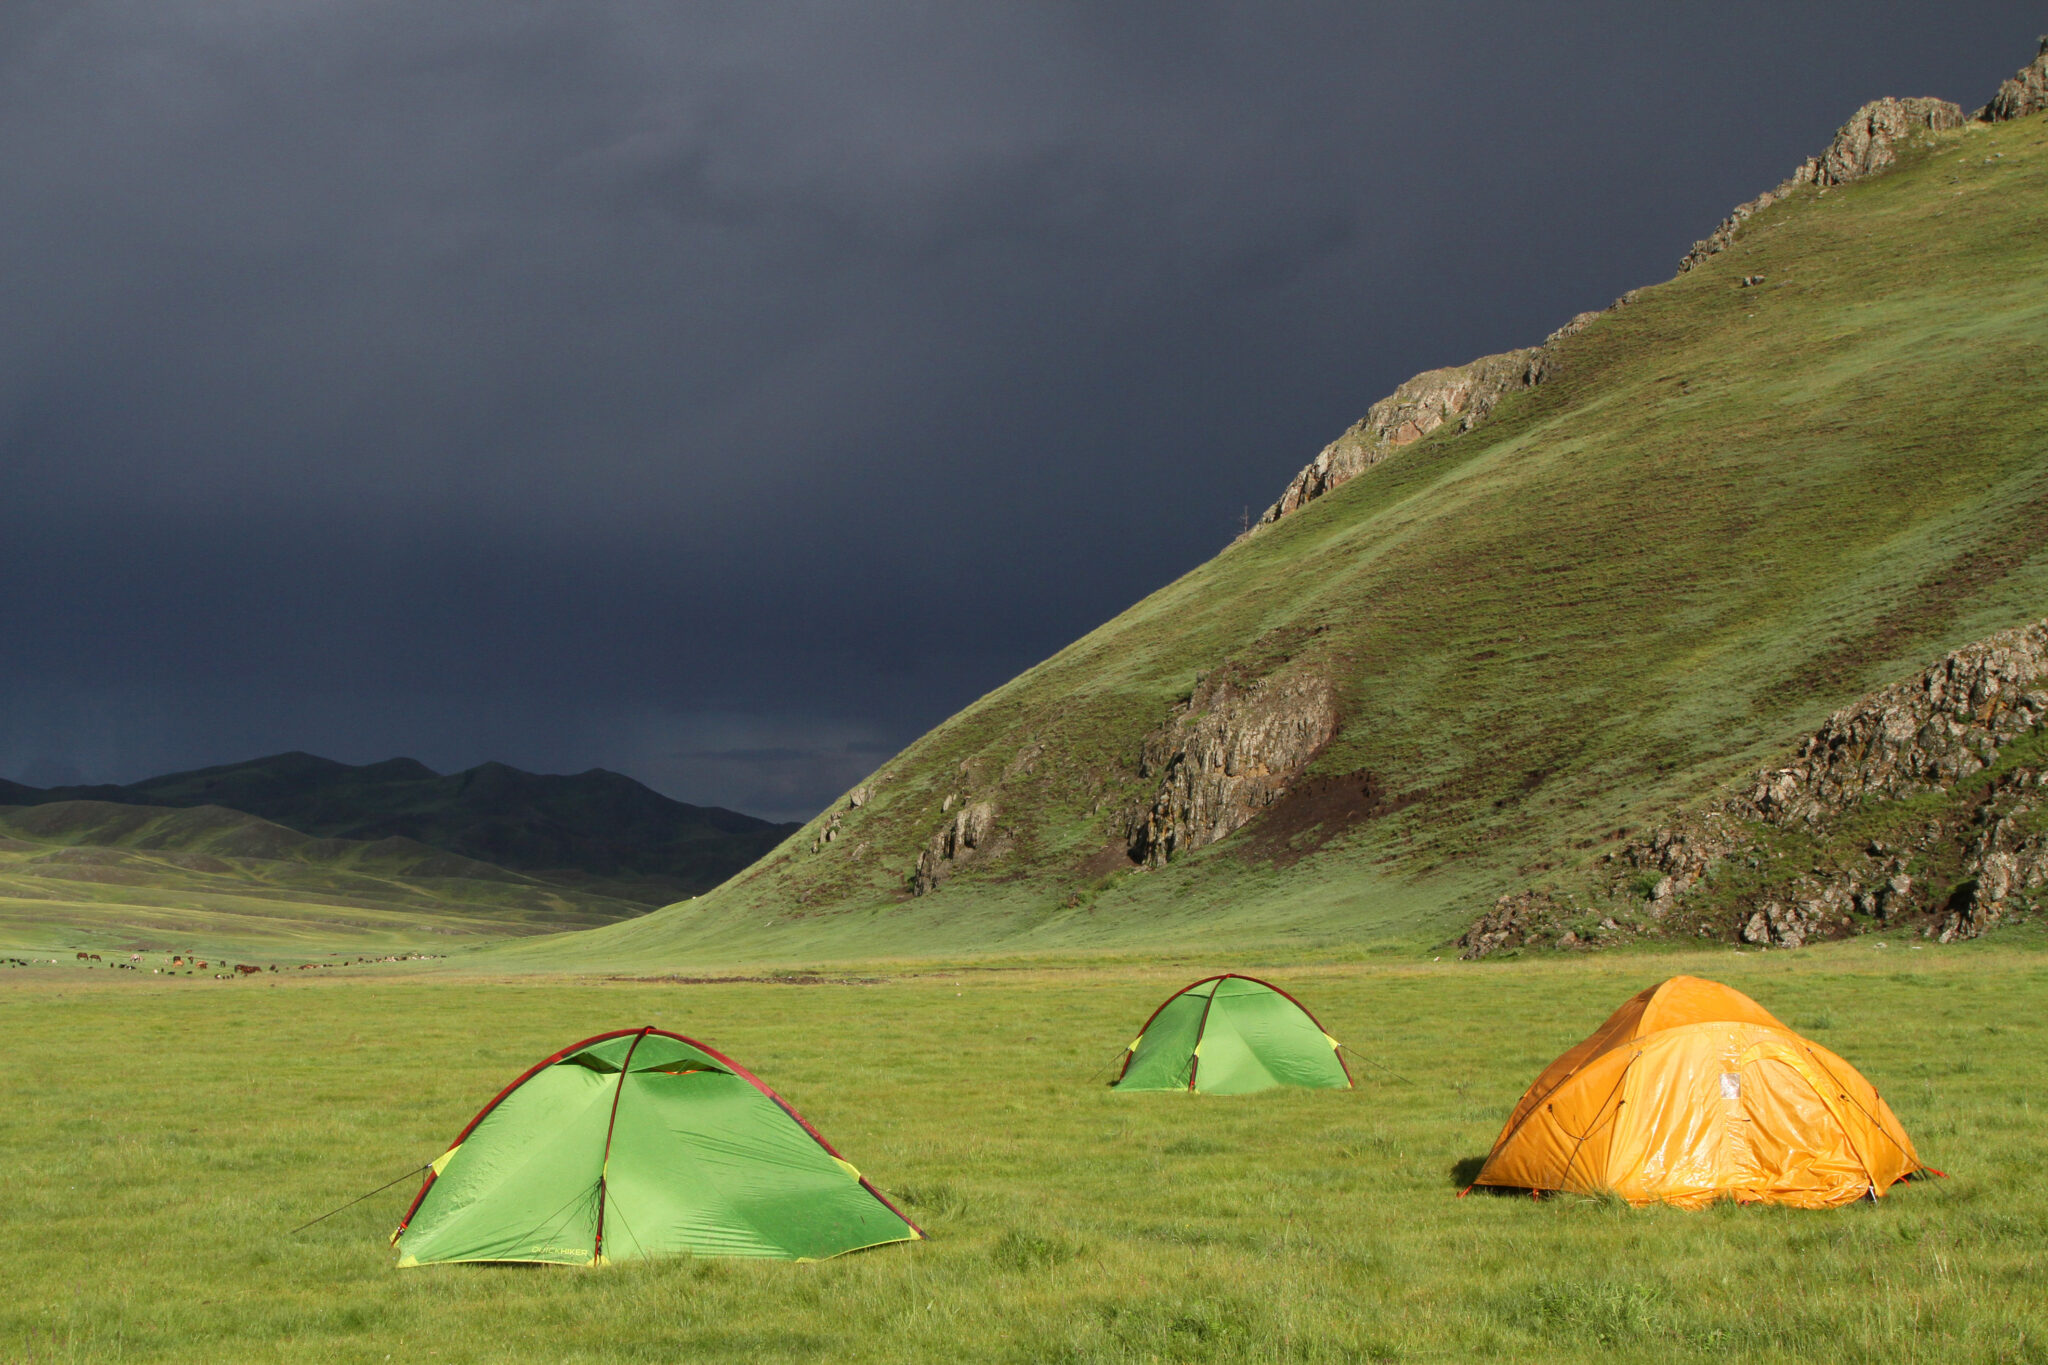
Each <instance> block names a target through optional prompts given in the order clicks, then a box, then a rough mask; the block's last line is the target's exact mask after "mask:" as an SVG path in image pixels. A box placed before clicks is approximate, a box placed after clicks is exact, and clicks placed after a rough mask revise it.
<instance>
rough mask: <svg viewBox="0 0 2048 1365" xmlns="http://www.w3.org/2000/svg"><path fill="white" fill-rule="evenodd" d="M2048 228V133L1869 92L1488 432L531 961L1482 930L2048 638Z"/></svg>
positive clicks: (1276, 944)
mask: <svg viewBox="0 0 2048 1365" xmlns="http://www.w3.org/2000/svg"><path fill="white" fill-rule="evenodd" d="M2044 220H2048V121H2044V119H2043V118H2042V117H2041V116H2040V114H2039V112H2038V109H2035V110H2033V111H2031V112H2023V113H2022V114H2021V116H2019V117H2016V118H2013V119H2010V120H2008V121H2004V122H1997V123H1983V122H1968V123H1965V122H1964V119H1963V116H1962V114H1961V113H1960V111H1958V110H1956V109H1955V107H1954V106H1949V105H1942V104H1940V102H1938V101H1905V102H1900V101H1890V102H1880V104H1878V105H1873V106H1870V107H1869V108H1867V109H1866V110H1863V111H1859V113H1858V115H1857V117H1856V119H1853V120H1852V121H1851V123H1850V124H1849V125H1847V126H1846V127H1845V128H1844V130H1843V133H1842V135H1841V136H1840V137H1839V138H1838V139H1837V143H1836V144H1835V145H1834V146H1832V147H1830V148H1828V149H1827V150H1826V151H1825V152H1824V153H1823V154H1822V155H1821V156H1818V157H1816V158H1815V159H1814V160H1813V161H1812V162H1809V163H1808V165H1807V166H1806V167H1802V168H1801V170H1800V172H1799V173H1795V175H1794V177H1793V178H1792V179H1791V180H1788V181H1787V182H1786V183H1785V184H1783V185H1780V186H1779V187H1778V188H1777V190H1775V191H1773V192H1772V193H1771V194H1770V195H1767V196H1764V197H1763V198H1761V199H1760V200H1758V201H1753V202H1752V203H1751V204H1750V205H1745V206H1743V208H1742V209H1741V210H1739V211H1738V213H1737V214H1736V215H1734V216H1733V217H1732V218H1731V220H1730V222H1729V223H1728V224H1724V225H1723V228H1722V230H1721V231H1720V232H1718V233H1716V234H1715V235H1714V237H1712V238H1709V239H1708V240H1707V241H1705V242H1703V243H1702V244H1701V246H1700V248H1697V249H1696V250H1695V251H1694V253H1692V255H1690V256H1688V257H1687V260H1686V265H1685V268H1684V269H1683V270H1682V271H1681V273H1680V274H1679V275H1678V276H1677V277H1676V278H1674V279H1672V280H1670V281H1668V282H1666V283H1663V284H1659V285H1655V286H1653V287H1649V288H1644V289H1641V290H1636V291H1632V292H1631V294H1630V295H1629V296H1627V297H1626V298H1625V299H1624V300H1623V301H1621V302H1619V303H1617V304H1616V306H1615V307H1613V308H1611V309H1609V310H1607V311H1606V312H1604V313H1599V314H1592V315H1584V316H1582V317H1581V318H1579V319H1576V320H1574V322H1573V323H1572V324H1571V325H1569V326H1568V327H1566V328H1564V329H1561V330H1560V332H1559V333H1558V334H1557V335H1556V336H1554V337H1553V338H1552V339H1551V340H1550V341H1548V342H1547V343H1546V344H1544V345H1543V346H1542V347H1540V348H1534V349H1533V350H1532V351H1531V352H1526V353H1523V356H1524V360H1523V362H1522V363H1520V364H1519V365H1509V366H1505V367H1502V366H1495V367H1493V370H1494V371H1497V372H1499V373H1504V374H1505V375H1506V376H1507V379H1506V381H1505V382H1503V383H1501V384H1500V386H1499V388H1498V391H1497V392H1495V393H1493V394H1491V395H1490V396H1489V398H1488V404H1487V406H1486V411H1485V412H1484V413H1482V414H1479V416H1480V417H1481V418H1483V420H1466V419H1465V418H1464V417H1463V416H1459V417H1458V419H1457V420H1444V419H1443V418H1441V417H1440V418H1439V419H1438V420H1437V421H1435V422H1434V423H1431V424H1427V425H1425V424H1423V423H1419V422H1417V423H1413V424H1411V425H1409V426H1408V427H1406V428H1405V429H1404V428H1403V427H1402V426H1401V424H1400V423H1394V424H1392V425H1391V426H1390V427H1389V430H1390V431H1391V432H1393V433H1395V434H1396V435H1398V436H1399V438H1400V439H1399V440H1391V439H1390V440H1389V441H1388V442H1387V443H1386V444H1387V446H1388V448H1387V449H1385V450H1383V451H1381V452H1380V455H1379V458H1376V459H1373V460H1363V461H1360V462H1359V465H1360V467H1359V468H1358V470H1357V472H1355V473H1354V474H1352V475H1351V476H1350V477H1348V478H1346V479H1343V480H1324V481H1323V482H1324V484H1325V486H1323V487H1320V488H1318V489H1316V490H1315V493H1314V496H1312V497H1298V498H1296V499H1295V500H1294V502H1295V505H1294V506H1293V507H1291V508H1285V507H1283V508H1282V509H1281V514H1279V515H1277V516H1272V517H1271V518H1270V520H1269V522H1268V523H1267V524H1264V525H1262V526H1261V527H1260V528H1258V529H1257V530H1256V531H1255V533H1254V534H1252V535H1250V536H1248V537H1246V538H1244V539H1242V540H1241V541H1240V542H1239V543H1237V544H1235V545H1233V546H1231V547H1229V548H1228V549H1226V550H1225V551H1224V552H1223V553H1221V554H1219V555H1218V556H1217V557H1216V558H1214V559H1213V560H1211V561H1209V562H1208V563H1206V564H1204V565H1202V566H1200V567H1199V568H1197V569H1195V570H1194V571H1192V572H1191V573H1189V574H1187V575H1185V576H1184V577H1182V578H1181V579H1179V580H1178V581H1176V582H1174V583H1172V584H1170V585H1168V586H1167V587H1165V588H1162V589H1161V590H1159V591H1158V592H1156V593H1154V594H1153V595H1152V596H1150V597H1148V598H1146V599H1145V600H1144V601H1142V602H1140V603H1138V604H1137V605H1135V606H1134V607H1132V608H1131V609H1130V610H1128V611H1126V612H1125V613H1123V614H1122V615H1121V616H1119V617H1117V618H1116V619H1114V620H1112V621H1110V622H1108V623H1106V624H1105V625H1103V626H1101V627H1100V628H1098V629H1097V630H1095V631H1093V632H1091V633H1090V634H1089V635H1087V636H1086V637H1084V638H1082V639H1081V640H1078V641H1076V642H1075V643H1074V644H1072V645H1070V646H1069V647H1067V648H1066V649H1064V650H1062V651H1061V652H1060V653H1059V654H1057V655H1055V656H1054V657H1053V658H1051V659H1048V660H1047V661H1045V662H1044V663H1042V664H1040V665H1038V666H1037V667H1035V668H1033V669H1031V670H1030V671H1029V672H1027V673H1025V674H1023V675H1022V676H1020V677H1018V678H1017V679H1015V680H1014V681H1012V682H1010V683H1009V684H1007V685H1005V686H1004V687H1002V688H999V689H997V690H996V691H995V692H992V693H990V694H989V695H988V696H986V697H983V698H982V699H981V700H979V701H977V702H976V703H974V704H973V705H972V706H969V707H968V708H967V709H966V710H964V711H962V712H961V713H960V714H958V715H956V716H955V717H953V718H952V719H951V720H949V721H947V722H946V723H945V724H943V725H941V726H939V727H938V728H937V729H935V730H933V731H932V732H930V733H929V734H927V735H925V736H924V737H923V738H921V739H920V740H918V741H917V742H916V743H914V744H913V745H912V746H911V747H910V748H908V749H906V750H905V751H904V752H903V753H901V754H899V755H898V756H896V757H895V758H894V759H892V760H891V761H890V762H889V763H887V764H886V765H884V766H883V768H882V769H881V770H880V771H879V772H877V773H876V774H875V775H874V776H873V777H872V778H871V779H870V780H869V781H868V782H866V783H864V784H863V785H862V787H861V788H860V789H859V790H857V791H856V792H854V793H852V794H850V795H849V796H848V797H847V798H846V799H844V800H842V801H841V802H839V803H837V805H836V806H835V808H834V809H832V810H830V811H827V812H825V813H823V814H821V815H820V816H819V817H817V818H816V819H815V820H813V821H812V822H810V823H809V824H808V825H806V826H805V827H804V828H803V829H802V830H801V831H799V832H798V834H797V835H796V836H795V837H793V838H791V839H790V840H788V841H787V842H786V843H784V844H783V845H782V847H781V848H780V849H778V850H777V851H776V852H775V853H774V854H773V855H772V856H771V857H769V858H768V859H766V860H764V861H763V862H762V863H761V864H760V865H758V866H757V867H755V868H754V869H752V870H750V871H749V872H747V873H746V874H745V875H743V876H741V877H739V878H737V879H735V880H734V881H733V882H731V883H729V884H727V885H726V886H725V887H723V888H721V889H720V890H719V891H718V892H716V893H715V894H713V895H711V896H708V897H703V898H700V899H698V900H697V901H694V902H692V903H689V904H687V905H679V906H673V907H670V908H668V909H666V910H663V911H661V912H658V913H657V914H655V915H652V916H649V917H646V918H644V919H641V920H638V921H635V922H633V923H630V924H624V925H618V926H613V927H610V928H607V929H604V930H599V931H596V932H594V933H591V934H587V935H581V936H578V938H577V939H575V940H555V941H549V942H547V943H545V944H542V943H536V944H532V945H525V946H522V947H520V948H517V949H512V950H510V951H512V952H514V953H517V954H519V955H523V956H534V955H538V954H541V953H550V954H555V955H557V956H560V957H564V958H567V959H589V960H599V959H605V958H617V959H622V960H623V959H645V960H660V959H671V958H682V957H700V958H716V957H719V956H757V957H760V956H768V957H772V956H777V955H786V956H790V957H807V956H829V955H834V954H849V953H882V952H906V951H907V952H917V951H935V950H947V949H973V948H989V947H1004V948H1008V949H1015V950H1026V949H1032V948H1039V947H1043V948H1047V949H1054V948H1057V949H1060V950H1062V951H1067V950H1073V949H1085V948H1088V947H1090V946H1095V945H1100V946H1104V947H1108V946H1125V945H1150V946H1155V947H1187V948H1190V949H1193V948H1197V947H1199V948H1202V949H1205V950H1209V949H1215V948H1218V947H1224V946H1230V945H1238V946H1242V947H1246V948H1258V947H1266V948H1274V949H1278V948H1281V947H1287V948H1290V949H1293V950H1300V949H1314V948H1316V947H1318V946H1322V947H1329V948H1344V949H1346V950H1351V949H1356V948H1361V947H1370V946H1372V945H1375V944H1377V945H1381V946H1384V947H1387V948H1390V949H1392V948H1402V949H1404V950H1412V949H1414V948H1418V947H1424V946H1428V945H1431V944H1440V943H1444V942H1446V941H1448V940H1449V939H1450V938H1452V937H1454V936H1455V935H1456V934H1457V932H1458V931H1459V930H1460V929H1461V928H1462V927H1463V926H1464V925H1465V924H1466V923H1468V922H1469V921H1470V920H1471V919H1473V918H1474V917H1475V916H1477V915H1478V914H1480V913H1481V912H1482V911H1484V910H1486V909H1487V908H1488V907H1490V906H1492V905H1493V904H1494V902H1495V900H1496V898H1497V897H1498V896H1500V895H1502V894H1505V893H1508V892H1512V891H1517V890H1519V889H1521V888H1523V887H1525V886H1527V885H1528V884H1529V881H1530V879H1531V878H1532V877H1538V876H1541V875H1543V874H1544V873H1546V872H1548V871H1551V870H1555V869H1560V868H1570V867H1575V866H1579V865H1582V864H1594V863H1596V862H1597V860H1598V859H1600V858H1601V857H1602V856H1603V855H1604V854H1606V853H1609V852H1614V851H1617V850H1619V849H1620V848H1621V847H1623V846H1624V844H1625V843H1626V841H1627V838H1628V836H1629V834H1630V832H1631V831H1632V830H1634V829H1636V828H1637V827H1638V826H1639V825H1641V824H1642V823H1643V822H1647V821H1653V820H1656V819H1658V818H1660V817H1661V816H1663V815H1664V814H1666V813H1668V812H1669V811H1670V810H1671V809H1673V808H1674V807H1675V806H1676V805H1678V804H1679V803H1682V802H1684V801H1687V800H1692V799H1695V798H1698V797H1699V796H1701V795H1702V794H1706V793H1712V792H1715V791H1718V790H1722V789H1724V788H1726V787H1727V786H1728V785H1729V784H1731V783H1733V782H1735V781H1736V780H1738V779H1739V778H1741V777H1743V776H1744V775H1746V774H1747V773H1749V772H1751V771H1753V770H1754V769H1755V768H1756V767H1758V766H1759V765H1760V764H1762V763H1763V762H1765V761H1766V760H1769V759H1771V758H1774V757H1776V756H1777V755H1778V754H1779V753H1781V752H1782V751H1783V750H1784V749H1786V748H1787V747H1789V746H1790V745H1791V744H1792V743H1793V742H1794V741H1795V740H1796V739H1797V738H1798V737H1799V736H1800V735H1802V734H1804V733H1807V732H1809V731H1811V730H1813V729H1814V728H1815V727H1816V726H1817V725H1818V724H1819V723H1820V722H1821V721H1822V719H1823V718H1824V717H1826V716H1827V715H1828V713H1829V712H1830V711H1832V710H1834V709H1835V708H1837V707H1839V706H1842V705H1843V704H1845V703H1847V702H1849V701H1851V700H1853V699H1854V698H1856V697H1857V696H1859V695H1861V694H1863V693H1864V692H1866V691H1868V690H1870V689H1872V688H1874V687H1877V686H1879V685H1881V684H1884V683H1888V682H1891V681H1893V680H1895V679H1897V678H1900V677H1903V676H1906V675H1907V674H1909V673H1912V672H1914V671H1916V670H1918V669H1920V668H1922V667H1924V666H1925V665H1926V664H1927V663H1928V662H1929V661H1930V660H1932V659H1934V658H1936V657H1938V656H1939V655H1941V654H1942V653H1943V652H1944V651H1945V650H1947V649H1950V648H1953V647H1956V646H1958V645H1961V644H1963V643H1965V642H1968V641H1970V640H1974V639H1978V638H1981V637H1983V636H1985V635H1988V634H1989V633H1991V632H1992V631H1995V630H1998V629H2001V628H2005V627H2009V626H2013V625H2016V624H2018V623H2021V622H2025V621H2029V620H2032V619H2035V618H2037V617H2038V616H2039V615H2040V614H2041V609H2042V605H2043V604H2044V603H2048V515H2044V513H2048V402H2044V399H2048V232H2044V227H2048V221H2044ZM1435 373H1436V374H1437V375H1439V376H1442V375H1448V374H1450V372H1435ZM1470 378H1471V376H1467V378H1466V379H1460V378H1459V377H1457V376H1455V375H1451V377H1450V379H1449V380H1448V381H1447V382H1446V383H1444V384H1438V385H1436V387H1435V388H1434V389H1433V390H1432V392H1435V393H1437V394H1438V395H1439V398H1438V400H1436V401H1438V402H1439V412H1448V413H1457V412H1458V410H1459V409H1461V408H1466V409H1469V408H1470V406H1471V404H1470V398H1471V385H1470V383H1468V382H1467V380H1468V379H1470ZM1419 380H1431V376H1421V377H1419ZM1431 383H1432V384H1434V383H1435V381H1433V380H1431ZM1461 384H1463V385H1464V386H1465V395H1464V396H1463V397H1458V396H1456V391H1457V390H1458V389H1459V387H1460V385H1461ZM1405 387H1406V386H1404V388H1405ZM1425 387H1429V386H1428V385H1425ZM1444 395H1449V396H1444ZM1401 397H1402V396H1401V395H1396V398H1401ZM1409 397H1410V398H1411V399H1412V398H1413V395H1412V394H1411V395H1410V396H1409ZM1390 401H1392V400H1390ZM1402 401H1409V399H1403V400H1402ZM1375 412H1382V409H1381V408H1376V409H1375ZM1382 415H1384V413H1383V412H1382ZM1356 430H1357V429H1354V431H1356ZM1347 435H1350V434H1347ZM1325 454H1326V456H1327V455H1328V454H1329V452H1325ZM1325 463H1326V464H1327V463H1328V461H1327V460H1326V461H1325ZM1311 468H1312V469H1313V466H1312V467H1311ZM1304 474H1305V475H1309V474H1310V471H1304ZM1309 482H1311V483H1313V482H1315V480H1314V479H1313V478H1310V479H1309ZM1297 483H1298V484H1299V483H1301V480H1297ZM1285 501H1286V500H1285V499H1283V502H1285Z"/></svg>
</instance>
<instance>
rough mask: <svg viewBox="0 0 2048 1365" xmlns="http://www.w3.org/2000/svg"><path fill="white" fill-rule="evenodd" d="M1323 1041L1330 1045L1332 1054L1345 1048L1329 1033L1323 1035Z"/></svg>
mask: <svg viewBox="0 0 2048 1365" xmlns="http://www.w3.org/2000/svg"><path fill="white" fill-rule="evenodd" d="M1323 1041H1324V1042H1326V1043H1328V1044H1329V1045H1330V1051H1332V1052H1335V1051H1336V1050H1337V1049H1338V1048H1340V1047H1342V1046H1344V1044H1342V1043H1340V1042H1338V1041H1337V1040H1336V1039H1335V1038H1332V1037H1331V1036H1330V1035H1329V1034H1327V1033H1325V1034H1324V1035H1323Z"/></svg>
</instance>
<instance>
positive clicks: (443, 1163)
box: [428, 1142, 462, 1176]
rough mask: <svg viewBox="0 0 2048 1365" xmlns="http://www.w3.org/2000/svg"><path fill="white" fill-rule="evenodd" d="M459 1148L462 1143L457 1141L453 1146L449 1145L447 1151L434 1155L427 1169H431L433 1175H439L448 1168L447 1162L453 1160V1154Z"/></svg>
mask: <svg viewBox="0 0 2048 1365" xmlns="http://www.w3.org/2000/svg"><path fill="white" fill-rule="evenodd" d="M461 1150H462V1144H461V1143H459V1142H458V1143H456V1144H455V1145H454V1146H453V1147H450V1148H449V1149H448V1150H447V1151H445V1152H443V1153H441V1155H439V1156H437V1157H435V1158H434V1160H433V1164H432V1165H431V1166H429V1167H428V1169H429V1170H431V1171H433V1173H434V1174H435V1175H437V1176H438V1175H440V1174H441V1172H443V1171H445V1170H447V1169H448V1163H449V1162H450V1161H452V1160H454V1158H455V1154H456V1153H457V1152H459V1151H461Z"/></svg>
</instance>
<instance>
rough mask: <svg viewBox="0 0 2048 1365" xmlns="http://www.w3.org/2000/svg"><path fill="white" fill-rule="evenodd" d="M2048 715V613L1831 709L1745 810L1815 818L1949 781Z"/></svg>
mask: <svg viewBox="0 0 2048 1365" xmlns="http://www.w3.org/2000/svg"><path fill="white" fill-rule="evenodd" d="M2044 717H2048V621H2044V622H2038V623H2036V624H2034V625H2031V626H2022V627H2020V628H2018V629H2016V630H2008V631H2002V632H2000V633H1999V634H1997V635H1993V636H1991V637H1989V638H1988V639H1985V640H1982V641H1979V642H1978V643H1976V644H1973V645H1968V646H1966V647H1964V648H1962V649H1959V650H1957V651H1956V652H1955V653H1953V654H1950V655H1948V656H1947V657H1946V658H1944V659H1943V660H1942V661H1941V662H1940V663H1938V664H1936V665H1934V667H1932V668H1930V669H1928V670H1927V671H1926V672H1925V673H1923V674H1921V675H1920V676H1919V677H1917V678H1915V679H1913V680H1911V681H1910V682H1903V683H1898V684H1895V685H1894V686H1891V687H1887V688H1885V689H1884V690H1883V691H1881V692H1875V693H1872V694H1871V695H1870V696H1868V697H1865V698H1864V699H1863V700H1862V701H1859V702H1857V703H1856V704H1855V705H1854V706H1850V707H1845V708H1843V709H1842V710H1840V711H1837V712H1835V714H1833V715H1832V716H1829V717H1828V719H1827V721H1826V723H1825V724H1823V725H1822V726H1821V728H1820V729H1819V730H1817V731H1815V732H1814V734H1813V735H1811V736H1810V737H1809V738H1808V739H1807V740H1806V742H1805V743H1804V744H1802V745H1801V746H1800V748H1799V753H1798V757H1797V759H1796V760H1795V761H1794V762H1793V763H1791V764H1788V765H1787V766H1785V767H1782V768H1776V769H1772V770H1769V771H1767V772H1763V773H1759V774H1758V775H1757V781H1756V784H1755V786H1754V787H1753V788H1752V789H1751V791H1750V792H1749V794H1748V797H1747V800H1746V801H1745V802H1743V803H1741V805H1739V806H1738V807H1736V809H1737V810H1738V812H1739V813H1741V814H1749V815H1753V816H1754V818H1756V819H1760V820H1763V821H1766V822H1768V823H1771V824H1776V825H1788V824H1795V823H1799V824H1808V825H1811V824H1814V823H1816V822H1818V821H1821V820H1824V819H1828V818H1830V817H1832V816H1835V815H1839V814H1840V813H1842V812H1843V811H1845V810H1847V809H1848V808H1849V807H1850V806H1851V805H1853V804H1854V803H1855V802H1857V801H1860V800H1862V799H1863V798H1864V797H1866V796H1882V797H1894V798H1895V797H1901V796H1908V795H1912V794H1913V793H1915V792H1922V791H1928V790H1933V789H1940V788H1943V787H1946V786H1948V785H1950V784H1952V783H1954V782H1955V781H1956V780H1957V779H1958V778H1962V777H1966V776H1968V775H1969V774H1971V773H1974V772H1977V771H1979V770H1980V769H1982V768H1984V767H1985V766H1987V765H1988V764H1990V763H1991V762H1993V761H1994V760H1996V759H1997V757H1998V753H1999V750H2000V749H2001V748H2002V747H2003V746H2004V745H2006V744H2008V743H2010V742H2011V741H2012V740H2013V739H2014V738H2015V737H2017V736H2019V735H2022V734H2025V733H2027V732H2029V731H2031V730H2033V729H2034V728H2035V727H2036V726H2038V725H2039V724H2041V722H2042V720H2043V718H2044Z"/></svg>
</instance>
